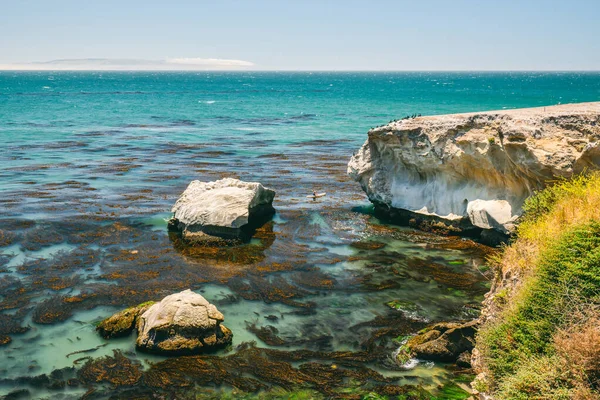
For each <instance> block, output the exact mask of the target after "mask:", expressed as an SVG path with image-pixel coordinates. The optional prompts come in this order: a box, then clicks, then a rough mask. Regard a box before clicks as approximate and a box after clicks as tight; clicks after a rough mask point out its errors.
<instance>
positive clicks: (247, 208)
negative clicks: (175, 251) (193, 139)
mask: <svg viewBox="0 0 600 400" xmlns="http://www.w3.org/2000/svg"><path fill="white" fill-rule="evenodd" d="M274 197H275V191H273V190H271V189H267V188H265V187H264V186H263V185H261V184H260V183H258V182H244V181H240V180H238V179H233V178H225V179H220V180H218V181H215V182H201V181H192V182H191V183H190V184H189V185H188V187H187V189H186V190H185V191H184V192H183V193H182V195H181V196H180V197H179V199H178V200H177V202H176V203H175V205H174V206H173V209H172V211H173V213H174V218H173V220H172V221H171V223H170V226H171V228H172V229H175V230H178V231H180V232H181V233H182V235H183V237H184V239H187V240H189V241H198V242H203V241H210V240H212V239H213V238H217V239H218V238H222V239H247V238H248V236H251V231H252V228H255V227H258V226H260V225H262V223H264V222H265V221H266V220H267V219H268V218H269V217H270V216H272V215H273V213H274V212H275V210H274V209H273V206H272V203H273V198H274Z"/></svg>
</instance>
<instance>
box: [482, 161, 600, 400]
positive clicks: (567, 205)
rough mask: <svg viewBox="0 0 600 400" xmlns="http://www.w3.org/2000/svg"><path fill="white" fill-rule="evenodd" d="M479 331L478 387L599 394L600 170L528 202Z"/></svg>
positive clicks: (511, 392) (536, 394)
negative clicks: (599, 172)
mask: <svg viewBox="0 0 600 400" xmlns="http://www.w3.org/2000/svg"><path fill="white" fill-rule="evenodd" d="M524 209H525V215H524V217H523V221H522V223H521V224H520V226H519V228H518V232H517V236H518V238H517V239H516V240H515V241H514V242H513V243H512V244H511V245H510V246H508V247H506V248H505V249H504V251H503V253H502V255H500V256H498V257H496V259H495V260H494V261H495V263H496V266H497V268H498V281H497V282H496V285H495V287H494V288H493V289H492V292H491V293H490V297H488V300H487V304H486V306H487V307H486V309H485V310H484V313H483V316H482V317H483V319H484V320H485V321H486V322H485V323H484V325H483V327H482V329H481V330H480V331H479V335H478V337H477V345H476V346H477V349H478V351H479V356H478V357H479V359H478V363H479V367H478V369H479V372H481V374H480V375H479V377H478V379H477V380H476V381H475V384H474V386H475V388H476V389H477V390H479V391H483V392H488V393H491V394H493V395H494V397H495V398H499V399H532V398H539V399H542V398H543V399H591V398H597V397H598V396H599V395H600V391H599V389H600V340H599V339H600V319H599V316H600V309H599V305H600V291H599V290H598V289H599V288H600V174H598V173H592V174H589V175H586V176H584V175H581V176H578V177H576V178H574V179H572V180H568V181H567V180H565V181H561V182H557V183H556V184H555V185H553V186H551V187H548V188H546V189H545V190H543V191H541V192H539V193H538V194H536V195H535V196H533V197H532V198H530V199H528V200H527V202H526V203H525V206H524Z"/></svg>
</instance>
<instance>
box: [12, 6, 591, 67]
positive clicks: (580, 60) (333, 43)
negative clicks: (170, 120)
mask: <svg viewBox="0 0 600 400" xmlns="http://www.w3.org/2000/svg"><path fill="white" fill-rule="evenodd" d="M0 10H1V11H0V38H1V39H0V69H244V70H245V69H250V70H337V71H342V70H398V71H400V70H413V71H414V70H600V21H599V20H600V0H570V1H554V0H545V1H541V0H520V1H517V0H502V1H500V0H479V1H475V0H443V1H442V0H440V1H438V0H412V1H404V0H396V1H393V0H361V1H358V0H247V1H242V0H238V1H233V0H213V1H205V0H190V1H184V0H170V1H166V0H161V1H155V0H141V1H140V0H119V1H115V0H102V1H82V0H76V1H75V0H0ZM53 60H68V61H55V62H50V61H53Z"/></svg>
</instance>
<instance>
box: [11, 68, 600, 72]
mask: <svg viewBox="0 0 600 400" xmlns="http://www.w3.org/2000/svg"><path fill="white" fill-rule="evenodd" d="M0 72H164V73H170V72H193V73H198V72H223V73H241V72H600V68H599V69H196V70H193V69H168V70H167V69H66V68H60V69H43V68H42V69H30V68H27V69H7V68H2V67H0Z"/></svg>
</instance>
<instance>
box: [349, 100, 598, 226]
mask: <svg viewBox="0 0 600 400" xmlns="http://www.w3.org/2000/svg"><path fill="white" fill-rule="evenodd" d="M598 139H600V102H596V103H580V104H567V105H559V106H552V107H539V108H528V109H517V110H504V111H490V112H481V113H471V114H454V115H439V116H431V117H417V118H412V119H404V120H400V121H395V122H392V123H390V124H388V125H385V126H383V127H379V128H375V129H372V130H370V131H369V137H368V139H367V141H366V142H365V144H364V145H363V146H362V148H361V149H360V150H359V151H358V152H357V153H356V154H355V155H354V156H353V157H352V159H351V160H350V163H349V164H348V173H349V175H350V176H351V177H352V178H353V179H355V180H356V181H358V182H360V184H361V186H362V188H363V190H364V191H365V192H366V193H367V195H368V197H369V199H370V200H371V202H373V203H374V204H375V206H376V209H377V210H378V211H379V212H381V213H384V214H386V215H388V216H390V217H392V218H394V219H396V220H398V222H401V223H409V222H412V223H416V224H417V225H422V224H423V223H425V224H427V223H430V224H431V223H434V224H435V223H439V222H443V223H445V224H446V225H447V226H448V227H450V228H454V229H455V230H462V231H468V230H470V229H471V230H473V231H474V232H476V231H477V230H478V229H484V230H485V229H491V230H495V231H498V232H502V233H510V232H511V231H512V230H513V228H514V223H515V220H516V219H517V218H518V216H519V215H520V213H521V212H522V206H523V203H524V201H525V199H526V198H527V197H529V196H530V195H531V194H533V192H534V191H535V190H538V189H542V188H543V187H544V186H546V185H547V184H548V182H549V181H552V180H556V179H557V178H560V177H565V178H567V177H570V176H572V175H573V174H577V173H581V172H582V171H584V170H591V169H598V168H599V166H600V142H599V141H598Z"/></svg>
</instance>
